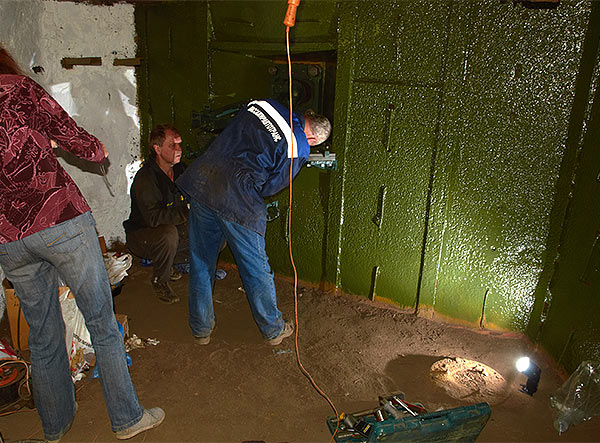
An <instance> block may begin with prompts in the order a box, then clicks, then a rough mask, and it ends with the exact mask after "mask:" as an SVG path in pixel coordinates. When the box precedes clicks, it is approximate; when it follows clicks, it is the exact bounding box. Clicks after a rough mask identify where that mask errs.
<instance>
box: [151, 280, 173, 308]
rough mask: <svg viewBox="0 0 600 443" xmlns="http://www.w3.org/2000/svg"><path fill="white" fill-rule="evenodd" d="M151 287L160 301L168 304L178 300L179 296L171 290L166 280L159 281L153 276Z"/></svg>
mask: <svg viewBox="0 0 600 443" xmlns="http://www.w3.org/2000/svg"><path fill="white" fill-rule="evenodd" d="M152 287H153V288H154V292H155V294H156V296H157V297H158V299H159V300H160V301H161V302H163V303H166V304H168V305H170V304H172V303H177V302H178V301H179V297H177V294H175V293H174V292H173V290H172V289H171V287H170V286H169V284H168V283H167V282H164V283H159V281H158V278H154V280H152Z"/></svg>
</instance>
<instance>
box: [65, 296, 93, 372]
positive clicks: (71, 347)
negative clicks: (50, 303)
mask: <svg viewBox="0 0 600 443" xmlns="http://www.w3.org/2000/svg"><path fill="white" fill-rule="evenodd" d="M61 292H62V293H61V294H60V297H59V301H60V308H61V310H62V315H63V320H64V322H65V344H66V347H67V355H68V356H69V365H70V367H71V377H73V380H74V381H75V380H76V379H78V378H80V377H77V376H78V375H79V374H80V373H81V372H83V371H85V370H87V369H89V367H90V361H92V360H93V357H94V348H93V347H92V341H91V338H90V332H89V331H88V329H87V327H86V325H85V320H84V318H83V315H82V314H81V311H80V310H79V308H78V307H77V303H76V302H75V298H73V297H69V294H70V293H71V291H70V290H69V289H68V288H61Z"/></svg>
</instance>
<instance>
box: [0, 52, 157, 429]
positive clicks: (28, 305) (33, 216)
mask: <svg viewBox="0 0 600 443" xmlns="http://www.w3.org/2000/svg"><path fill="white" fill-rule="evenodd" d="M54 143H56V144H57V145H59V146H60V147H61V148H62V149H65V150H67V151H69V152H71V153H73V154H75V155H76V156H78V157H80V158H82V159H85V160H89V161H92V162H96V163H102V162H104V159H105V158H106V156H107V155H108V153H107V151H106V149H105V148H104V146H103V145H102V143H100V141H99V140H98V139H97V138H96V137H94V136H93V135H91V134H89V133H88V132H86V131H85V130H84V129H82V128H80V127H79V126H78V125H77V123H75V121H74V120H73V119H72V118H71V117H70V116H69V114H67V112H66V111H65V110H64V109H63V108H62V107H61V106H60V105H59V104H58V103H57V102H56V101H55V100H54V99H53V98H52V97H51V96H50V95H49V94H48V93H47V92H46V91H45V90H44V89H43V88H42V87H41V86H40V85H38V84H37V83H36V82H35V81H33V80H32V79H30V78H29V77H27V76H25V75H23V72H22V71H21V70H20V68H19V67H18V65H17V63H16V62H15V61H14V59H13V58H12V56H11V55H10V54H9V53H8V51H6V49H4V48H3V47H2V46H0V266H1V267H2V269H3V270H4V273H5V275H6V277H7V279H8V280H9V281H10V282H11V283H12V284H13V286H14V288H15V294H16V295H17V297H18V298H19V300H20V303H21V307H22V310H23V314H24V315H25V318H26V320H27V323H28V324H29V327H30V332H29V349H30V351H31V372H32V384H33V394H34V398H35V404H36V408H37V411H38V414H39V416H40V418H41V420H42V428H43V430H44V434H45V438H46V440H48V441H58V440H59V439H60V438H61V437H62V436H63V435H64V434H65V433H66V432H67V431H68V430H69V428H70V426H71V423H72V421H73V418H74V416H75V411H76V407H77V405H76V403H75V389H74V386H73V382H72V380H71V374H70V370H69V361H68V356H67V351H66V347H65V325H64V322H63V318H62V314H61V308H60V303H59V300H58V292H57V287H58V285H59V279H62V281H64V282H65V283H66V284H67V285H68V286H69V288H70V289H71V291H72V292H73V294H74V295H75V300H76V301H77V306H78V307H79V309H80V310H81V313H82V314H83V316H84V318H85V323H86V326H87V328H88V330H89V332H90V336H91V339H92V343H93V346H94V350H95V354H96V362H97V365H98V368H99V370H100V380H101V383H102V389H103V392H104V398H105V402H106V407H107V409H108V415H109V417H110V420H111V424H112V429H113V431H114V432H115V433H116V437H117V438H119V439H126V438H130V437H133V436H134V435H137V434H139V433H140V432H142V431H145V430H147V429H151V428H153V427H155V426H158V425H159V424H160V423H161V422H162V421H163V419H164V416H165V414H164V411H163V410H162V409H160V408H152V409H144V408H143V407H142V406H141V405H140V403H139V401H138V398H137V394H136V391H135V388H134V387H133V383H132V382H131V378H130V376H129V372H128V369H127V362H126V359H125V349H124V345H123V338H122V336H121V333H120V332H119V329H118V326H117V322H116V319H115V316H114V314H113V301H112V294H111V291H110V283H109V280H108V276H107V273H106V268H105V265H104V261H103V258H102V252H101V251H100V245H99V243H98V238H97V233H96V228H95V221H94V218H93V217H92V214H91V210H90V207H89V205H88V204H87V202H86V201H85V199H84V197H83V195H82V194H81V192H80V191H79V189H78V188H77V185H76V184H75V182H74V181H73V179H72V178H71V177H70V176H69V175H68V174H67V173H66V171H65V170H64V169H63V168H62V167H61V165H60V164H59V162H58V160H57V158H56V155H55V154H54V150H53V148H52V145H53V144H54Z"/></svg>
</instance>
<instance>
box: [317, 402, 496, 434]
mask: <svg viewBox="0 0 600 443" xmlns="http://www.w3.org/2000/svg"><path fill="white" fill-rule="evenodd" d="M491 412H492V411H491V409H490V405H489V404H487V403H478V404H476V405H472V406H461V407H459V408H454V409H446V410H442V411H436V412H430V413H427V414H421V415H416V416H412V415H407V416H406V417H404V418H399V419H397V418H392V417H388V418H387V419H385V420H383V421H377V420H376V419H375V416H374V415H367V416H362V417H361V419H362V420H363V421H364V422H366V423H367V424H369V425H370V430H369V432H368V436H364V435H360V434H359V433H353V432H352V431H351V430H343V431H341V432H338V434H337V435H336V437H335V441H336V442H338V443H339V442H377V441H412V442H434V441H444V442H448V441H465V442H467V441H475V440H476V439H477V437H478V436H479V433H480V432H481V431H482V429H483V427H484V426H485V424H486V423H487V421H488V419H489V418H490V415H491ZM327 426H328V427H329V431H330V432H331V433H332V434H333V433H334V432H335V428H336V418H335V417H328V418H327Z"/></svg>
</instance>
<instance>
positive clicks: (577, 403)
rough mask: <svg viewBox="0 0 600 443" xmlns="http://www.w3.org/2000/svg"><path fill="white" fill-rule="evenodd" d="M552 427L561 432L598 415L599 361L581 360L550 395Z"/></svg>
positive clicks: (599, 396)
mask: <svg viewBox="0 0 600 443" xmlns="http://www.w3.org/2000/svg"><path fill="white" fill-rule="evenodd" d="M550 406H552V407H553V408H554V409H555V419H554V427H555V428H556V430H557V431H558V433H559V434H562V433H563V432H565V431H566V430H567V429H569V427H570V426H573V425H576V424H578V423H581V422H582V421H585V420H589V419H590V418H592V417H594V416H596V415H600V362H597V361H584V362H581V364H580V365H579V367H578V368H577V370H576V371H575V372H574V373H573V374H571V376H570V377H569V379H568V380H567V381H566V382H564V383H563V385H562V386H561V387H560V388H559V389H558V390H557V391H556V392H555V393H553V394H552V395H551V396H550Z"/></svg>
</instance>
